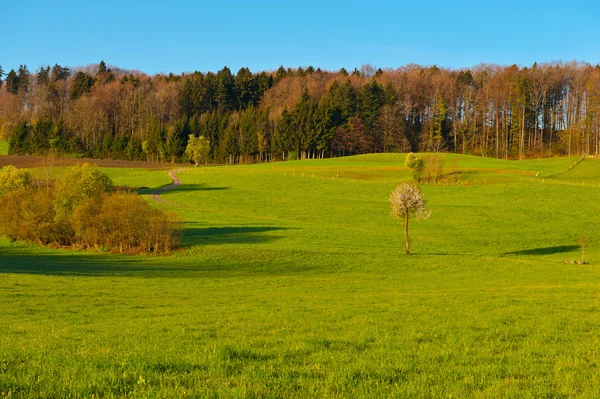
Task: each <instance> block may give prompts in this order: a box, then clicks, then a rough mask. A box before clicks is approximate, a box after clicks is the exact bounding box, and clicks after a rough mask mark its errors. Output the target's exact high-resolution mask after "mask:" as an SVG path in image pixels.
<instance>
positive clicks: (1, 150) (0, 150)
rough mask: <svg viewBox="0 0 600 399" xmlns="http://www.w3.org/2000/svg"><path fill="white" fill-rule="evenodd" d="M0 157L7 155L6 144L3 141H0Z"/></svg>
mask: <svg viewBox="0 0 600 399" xmlns="http://www.w3.org/2000/svg"><path fill="white" fill-rule="evenodd" d="M0 155H8V143H7V142H6V141H5V140H0Z"/></svg>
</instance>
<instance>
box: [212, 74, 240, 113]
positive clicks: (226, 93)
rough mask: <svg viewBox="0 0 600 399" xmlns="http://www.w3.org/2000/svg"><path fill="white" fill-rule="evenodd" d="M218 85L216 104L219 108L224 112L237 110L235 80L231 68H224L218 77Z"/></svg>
mask: <svg viewBox="0 0 600 399" xmlns="http://www.w3.org/2000/svg"><path fill="white" fill-rule="evenodd" d="M216 80H217V85H216V92H215V102H216V105H217V108H218V109H219V110H220V111H222V112H225V111H232V110H234V109H235V108H236V104H237V99H236V96H235V80H234V77H233V75H232V74H231V71H230V70H229V68H227V67H224V68H223V69H221V70H220V71H219V72H218V73H217V76H216Z"/></svg>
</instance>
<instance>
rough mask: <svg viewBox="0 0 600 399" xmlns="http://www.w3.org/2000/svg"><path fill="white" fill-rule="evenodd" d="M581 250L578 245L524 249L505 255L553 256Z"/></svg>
mask: <svg viewBox="0 0 600 399" xmlns="http://www.w3.org/2000/svg"><path fill="white" fill-rule="evenodd" d="M577 249H579V246H577V245H559V246H555V247H544V248H532V249H523V250H521V251H514V252H505V255H553V254H561V253H565V252H571V251H575V250H577Z"/></svg>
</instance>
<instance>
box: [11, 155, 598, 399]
mask: <svg viewBox="0 0 600 399" xmlns="http://www.w3.org/2000/svg"><path fill="white" fill-rule="evenodd" d="M571 162H573V159H549V160H540V161H535V162H534V161H525V162H516V161H498V160H490V159H481V158H474V157H462V156H460V157H459V165H460V166H461V170H462V171H463V172H464V175H462V176H461V180H460V182H459V184H458V185H450V184H437V185H433V184H428V185H424V186H423V187H422V188H423V191H424V193H425V196H426V198H427V199H428V200H429V206H430V207H431V208H432V210H433V214H432V216H431V218H430V219H429V220H427V221H423V222H420V223H411V226H410V229H411V236H412V238H413V247H412V252H413V253H414V255H411V256H403V255H402V228H401V226H400V225H399V224H398V223H397V222H396V221H395V220H394V219H393V218H392V217H391V216H390V210H389V206H388V203H387V197H388V194H389V192H390V191H391V189H392V188H393V187H394V185H395V184H396V182H398V181H404V180H408V179H410V170H408V169H406V168H404V166H403V156H402V155H400V156H397V155H383V156H381V155H380V156H364V157H356V158H340V159H334V160H322V161H320V160H319V161H317V160H314V161H313V160H310V161H297V162H289V163H277V164H264V165H253V166H242V167H218V168H216V167H209V168H200V167H199V168H193V167H192V168H189V169H187V170H185V171H183V172H181V173H180V174H179V176H180V177H181V179H182V182H183V184H182V186H180V187H179V188H177V189H175V190H173V191H169V192H166V193H164V194H163V195H162V197H163V200H165V201H166V202H167V205H162V206H165V207H166V208H169V209H172V210H175V211H176V212H177V213H179V214H180V216H181V217H182V219H183V220H184V221H185V222H186V231H185V234H184V248H183V249H182V250H181V251H179V252H177V253H176V254H175V255H174V256H172V257H168V258H162V257H155V256H115V255H105V254H102V253H80V252H73V251H65V250H50V249H44V248H37V247H33V246H23V245H18V244H10V243H7V242H5V241H0V272H2V274H1V275H0V298H1V299H2V302H1V304H0V311H1V314H2V316H3V317H2V318H0V328H1V329H2V331H3V334H2V335H0V362H1V363H0V368H1V370H2V373H0V393H1V392H4V393H5V395H6V394H7V393H8V392H9V391H11V393H12V395H17V396H22V397H34V396H35V397H65V396H79V397H91V396H92V395H95V397H122V396H131V397H182V396H189V397H194V396H197V397H208V396H225V397H228V396H229V397H239V396H255V397H361V396H369V397H450V396H453V397H481V398H488V397H572V396H579V397H589V398H594V397H598V396H599V395H600V388H599V387H600V381H599V379H600V378H599V376H600V374H599V373H598V368H597V367H598V366H597V364H599V362H600V355H599V354H598V351H597V348H598V344H599V341H600V333H599V331H600V329H599V328H598V327H600V297H599V296H598V289H599V288H600V287H599V281H600V271H599V270H598V267H597V265H598V263H599V262H600V251H599V249H598V245H599V244H600V240H599V238H600V236H599V235H600V221H599V220H598V217H597V215H598V213H599V211H600V203H599V202H598V201H597V198H598V195H599V194H600V191H599V190H600V188H599V187H597V185H596V186H592V185H591V184H587V185H583V184H581V183H580V184H577V185H575V184H574V183H572V182H571V183H570V184H567V183H569V181H568V180H565V178H564V177H563V174H560V175H558V176H557V177H551V178H547V177H542V176H537V177H536V174H537V172H540V174H541V175H542V174H543V175H544V176H546V175H554V174H557V173H559V172H561V171H565V170H567V169H568V168H569V166H570V164H571ZM593 162H594V161H590V160H585V161H584V162H583V163H581V164H580V165H578V166H576V167H575V168H573V169H572V170H571V171H570V172H566V174H568V173H571V174H577V173H580V175H577V177H578V179H584V181H585V180H586V179H594V178H595V172H594V171H595V169H594V167H593V165H595V164H594V163H593ZM532 163H533V164H532ZM107 172H108V173H109V174H110V176H111V177H112V178H113V180H114V181H115V184H117V185H120V186H130V187H134V188H139V187H143V186H146V187H159V186H162V185H164V184H166V183H168V182H169V180H168V178H166V173H165V171H142V170H123V169H120V170H118V169H114V170H108V171H107ZM494 179H496V180H494ZM521 179H523V181H521ZM492 180H493V181H494V183H493V184H492V183H490V181H492ZM580 235H585V236H586V237H587V239H588V243H589V247H588V248H587V249H586V260H587V261H588V262H590V265H573V264H565V263H563V261H564V260H568V259H579V256H580V255H579V249H578V247H577V244H576V243H575V240H576V239H577V237H578V236H580Z"/></svg>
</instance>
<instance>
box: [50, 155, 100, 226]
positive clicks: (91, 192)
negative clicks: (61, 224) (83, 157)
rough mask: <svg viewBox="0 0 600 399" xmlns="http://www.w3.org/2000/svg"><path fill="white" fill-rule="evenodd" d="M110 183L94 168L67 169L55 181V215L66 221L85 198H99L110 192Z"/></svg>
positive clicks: (75, 167)
mask: <svg viewBox="0 0 600 399" xmlns="http://www.w3.org/2000/svg"><path fill="white" fill-rule="evenodd" d="M111 186H112V182H111V180H110V178H109V177H108V176H106V175H105V174H104V173H102V172H100V171H99V170H98V168H97V167H96V166H93V165H89V164H87V163H84V164H83V165H78V166H74V167H72V168H68V169H66V170H65V172H64V173H63V174H62V176H60V178H59V179H58V180H57V181H56V184H55V190H56V202H55V206H56V213H57V217H58V218H63V219H66V218H68V216H69V215H70V214H71V213H72V212H73V211H74V210H75V208H76V207H77V205H79V204H80V203H81V202H82V201H84V200H85V199H86V198H99V197H100V196H101V195H102V193H105V192H107V191H109V190H110V188H111Z"/></svg>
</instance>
